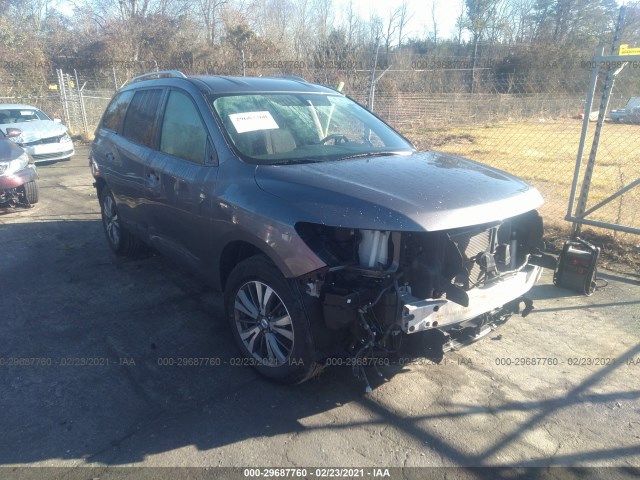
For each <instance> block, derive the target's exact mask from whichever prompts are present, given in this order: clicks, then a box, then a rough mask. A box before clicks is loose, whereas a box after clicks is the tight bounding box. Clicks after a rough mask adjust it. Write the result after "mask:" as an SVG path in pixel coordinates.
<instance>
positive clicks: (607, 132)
mask: <svg viewBox="0 0 640 480" xmlns="http://www.w3.org/2000/svg"><path fill="white" fill-rule="evenodd" d="M581 129H582V122H581V121H580V120H571V119H567V120H557V121H546V122H536V121H530V122H521V123H504V124H492V125H479V126H475V127H458V128H449V129H442V128H438V129H415V128H414V129H410V130H406V131H403V132H402V133H403V134H404V135H405V136H406V137H407V138H409V139H410V140H411V141H412V142H413V143H414V144H415V145H416V147H417V148H418V149H420V150H440V151H443V152H448V153H452V154H455V155H459V156H462V157H467V158H471V159H473V160H477V161H480V162H483V163H486V164H488V165H491V166H494V167H496V168H499V169H501V170H505V171H507V172H510V173H512V174H514V175H517V176H519V177H521V178H523V179H525V180H527V181H529V182H530V183H531V184H533V185H534V186H536V187H537V188H538V189H539V190H540V191H541V193H542V195H543V196H544V197H545V205H544V206H543V207H542V208H541V213H542V214H543V215H544V216H545V218H546V221H547V223H551V224H555V225H557V226H560V227H561V226H562V225H566V221H565V220H564V216H565V215H566V211H567V205H568V202H569V193H570V189H571V182H572V180H573V172H574V168H575V162H576V157H577V154H578V145H579V142H580V133H581ZM594 129H595V128H594V125H591V126H590V128H589V134H588V136H587V141H586V144H585V153H584V161H585V162H586V160H587V158H588V155H589V152H590V150H591V144H592V141H593V131H594ZM638 152H640V125H626V124H613V123H607V124H605V125H604V127H603V129H602V135H601V137H600V145H599V149H598V156H597V162H596V167H595V169H594V172H593V180H592V184H591V189H590V195H589V202H588V205H587V208H589V207H591V206H593V205H595V204H597V203H598V202H600V201H601V200H604V199H605V198H606V197H608V196H609V195H611V194H613V193H614V192H616V191H617V190H618V189H620V188H622V187H623V186H624V185H627V184H629V183H630V182H632V181H633V180H635V179H636V178H638V177H640V161H639V160H638ZM583 171H584V170H583ZM578 188H580V185H579V186H578ZM578 191H579V190H578ZM589 218H591V219H594V220H600V221H606V222H612V223H619V224H623V225H630V226H634V227H640V187H637V188H635V189H632V190H630V191H629V192H627V193H626V194H624V195H622V196H621V197H619V198H617V199H615V200H614V201H613V202H611V203H610V204H608V205H607V206H606V207H604V208H603V209H602V210H599V211H597V212H594V213H593V214H592V215H590V216H589ZM595 231H596V232H597V231H598V230H597V229H596V230H595ZM621 238H627V239H628V241H629V242H637V240H638V237H637V236H634V235H624V234H620V233H617V234H615V235H614V239H621Z"/></svg>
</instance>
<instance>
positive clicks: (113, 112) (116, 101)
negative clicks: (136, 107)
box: [102, 90, 133, 132]
mask: <svg viewBox="0 0 640 480" xmlns="http://www.w3.org/2000/svg"><path fill="white" fill-rule="evenodd" d="M132 96H133V92H132V91H130V90H129V91H127V92H122V93H119V94H118V95H116V96H115V97H114V98H113V100H112V101H111V103H110V104H109V106H108V107H107V110H106V111H105V112H104V116H103V117H102V126H103V128H106V129H108V130H111V131H113V132H118V131H119V130H120V125H122V119H123V118H124V114H125V112H126V111H127V107H128V106H129V102H130V101H131V97H132Z"/></svg>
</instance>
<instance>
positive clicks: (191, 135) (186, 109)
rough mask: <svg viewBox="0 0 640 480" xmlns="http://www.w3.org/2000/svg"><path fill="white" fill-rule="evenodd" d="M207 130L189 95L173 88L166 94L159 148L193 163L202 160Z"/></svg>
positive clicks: (205, 146)
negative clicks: (167, 98)
mask: <svg viewBox="0 0 640 480" xmlns="http://www.w3.org/2000/svg"><path fill="white" fill-rule="evenodd" d="M206 148H207V130H206V128H205V126H204V123H203V122H202V119H201V118H200V114H199V113H198V109H197V108H196V106H195V105H194V104H193V101H192V100H191V98H190V97H189V96H188V95H186V94H184V93H182V92H179V91H177V90H172V91H171V93H170V94H169V100H168V101H167V107H166V109H165V112H164V118H163V120H162V131H161V134H160V150H161V151H163V152H164V153H168V154H169V155H174V156H176V157H180V158H184V159H185V160H189V161H191V162H195V163H204V160H205V152H206Z"/></svg>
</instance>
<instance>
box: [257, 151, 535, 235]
mask: <svg viewBox="0 0 640 480" xmlns="http://www.w3.org/2000/svg"><path fill="white" fill-rule="evenodd" d="M255 179H256V182H257V184H258V186H259V187H260V188H261V189H263V190H264V191H266V192H268V193H270V194H272V195H275V196H277V197H279V198H281V199H283V200H285V201H286V202H287V203H290V204H291V205H292V207H293V206H295V208H297V209H298V212H297V213H298V214H300V210H302V217H303V218H298V219H297V221H310V222H316V223H322V224H325V225H332V226H341V227H349V228H365V229H378V230H396V231H402V230H409V231H420V230H427V231H438V230H447V229H451V228H458V227H464V226H469V225H478V224H482V223H489V222H494V221H500V220H503V219H505V218H509V217H512V216H515V215H518V214H520V213H524V212H527V211H529V210H533V209H535V208H537V207H539V206H540V205H541V204H542V203H543V200H542V197H541V195H540V193H539V192H538V191H537V190H536V189H535V188H533V187H531V186H530V185H528V184H527V183H525V182H523V181H522V180H520V179H518V178H516V177H514V176H512V175H509V174H507V173H505V172H502V171H500V170H496V169H494V168H490V167H488V166H486V165H483V164H480V163H477V162H474V161H471V160H465V159H462V158H459V157H456V156H453V155H449V154H445V153H439V152H424V153H414V154H412V155H409V156H397V155H396V156H383V157H372V158H360V159H351V160H342V161H337V162H318V163H311V164H293V165H261V166H258V167H257V168H256V170H255Z"/></svg>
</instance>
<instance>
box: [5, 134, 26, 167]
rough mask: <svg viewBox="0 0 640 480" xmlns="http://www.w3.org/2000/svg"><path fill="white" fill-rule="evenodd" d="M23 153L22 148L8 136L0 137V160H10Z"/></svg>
mask: <svg viewBox="0 0 640 480" xmlns="http://www.w3.org/2000/svg"><path fill="white" fill-rule="evenodd" d="M23 153H24V150H23V149H22V148H20V147H19V146H18V145H16V144H15V143H14V142H12V141H11V140H9V139H8V138H0V162H10V161H11V160H14V159H16V158H18V157H19V156H20V155H22V154H23Z"/></svg>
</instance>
